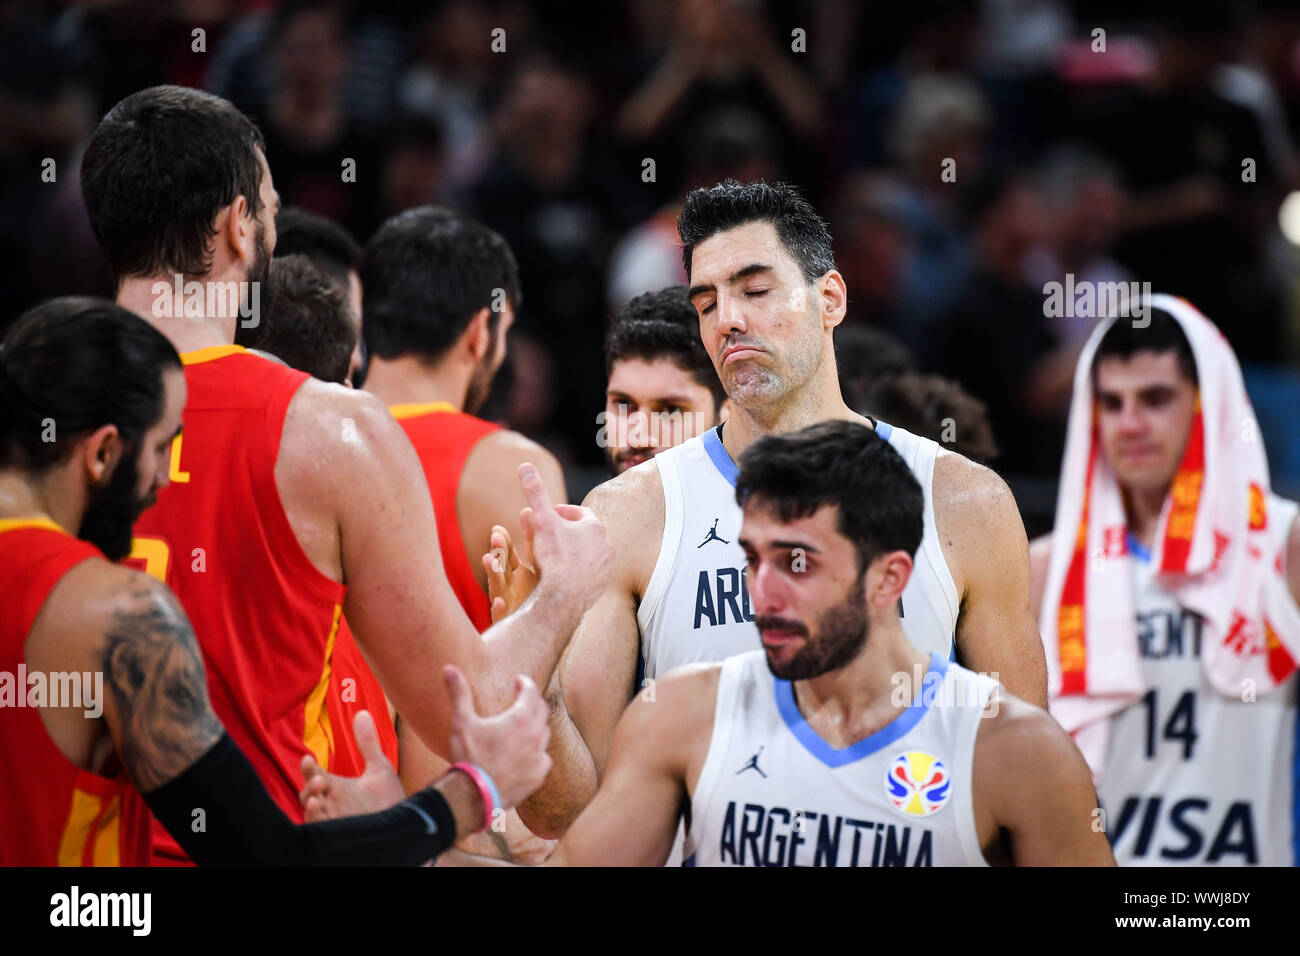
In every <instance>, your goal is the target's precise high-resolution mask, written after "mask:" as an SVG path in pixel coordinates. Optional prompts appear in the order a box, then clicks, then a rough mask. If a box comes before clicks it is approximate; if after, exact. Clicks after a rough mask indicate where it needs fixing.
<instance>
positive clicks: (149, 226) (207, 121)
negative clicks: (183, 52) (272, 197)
mask: <svg viewBox="0 0 1300 956" xmlns="http://www.w3.org/2000/svg"><path fill="white" fill-rule="evenodd" d="M259 149H263V150H264V149H265V143H264V141H263V139H262V134H261V133H260V132H259V131H258V129H257V127H256V126H255V125H254V124H253V122H252V120H250V119H249V118H248V117H247V116H245V115H244V114H243V113H241V112H239V110H237V109H236V108H235V107H234V106H233V105H231V104H230V103H229V102H227V101H226V100H223V99H222V98H221V97H219V96H213V95H212V94H211V93H204V92H202V91H201V90H192V89H189V88H187V87H183V86H153V87H150V88H149V89H146V90H140V91H139V92H138V93H132V94H131V95H130V96H128V97H127V98H126V99H124V100H122V101H121V102H120V103H118V104H117V105H116V106H114V107H113V108H112V109H111V110H109V111H108V113H107V114H106V115H105V116H104V118H103V119H102V120H100V122H99V126H98V127H96V129H95V132H94V134H93V135H92V136H91V137H90V144H89V145H88V146H87V147H86V155H85V157H84V158H83V159H82V162H81V190H82V193H83V194H84V195H85V198H86V211H87V213H88V214H89V216H90V224H91V226H92V227H93V228H94V230H95V237H96V238H97V239H98V240H99V244H100V245H101V246H103V248H104V253H105V254H106V255H107V256H108V262H109V265H110V266H111V267H112V269H113V275H114V276H115V277H116V279H117V281H118V282H121V281H122V279H123V278H125V277H127V276H151V275H160V274H164V273H167V272H180V273H183V274H185V275H202V274H204V273H206V272H207V271H208V269H210V268H211V266H212V255H211V253H210V251H209V250H208V244H209V243H210V242H211V240H212V237H213V236H214V235H216V233H215V232H214V230H213V225H212V224H213V221H214V220H215V219H216V217H217V213H218V212H220V211H221V209H222V208H224V207H225V206H228V205H229V204H230V203H232V202H234V201H235V198H236V197H237V196H243V197H244V198H245V199H246V200H247V201H248V205H249V214H250V215H252V216H256V215H257V214H258V212H260V211H261V208H262V203H261V195H260V193H259V186H260V184H261V180H262V168H261V164H260V163H259V162H258V158H257V152H258V150H259Z"/></svg>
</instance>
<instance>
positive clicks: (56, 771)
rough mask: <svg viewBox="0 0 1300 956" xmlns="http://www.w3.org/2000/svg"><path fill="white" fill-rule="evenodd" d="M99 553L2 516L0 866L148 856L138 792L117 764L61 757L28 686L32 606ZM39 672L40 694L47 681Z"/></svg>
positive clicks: (136, 862) (112, 862)
mask: <svg viewBox="0 0 1300 956" xmlns="http://www.w3.org/2000/svg"><path fill="white" fill-rule="evenodd" d="M103 557H104V556H103V555H102V554H101V553H100V552H99V550H98V549H97V548H95V547H94V546H93V545H90V544H87V543H86V542H84V541H80V540H78V539H77V538H74V537H72V535H70V534H68V533H67V532H66V531H64V530H63V529H62V528H60V527H59V526H58V525H57V524H55V523H54V522H53V521H50V520H48V519H37V520H24V519H14V520H5V521H0V866H55V865H58V866H145V865H147V864H148V862H149V809H148V807H146V806H145V803H144V800H143V799H142V798H141V796H140V794H139V792H138V791H137V790H136V789H135V787H134V786H132V785H131V782H130V780H128V779H127V777H126V775H125V773H122V774H119V775H118V776H116V777H113V778H109V777H102V776H99V775H98V774H94V773H91V772H90V771H88V770H82V769H81V768H80V767H78V766H77V765H76V764H74V763H72V761H70V760H69V759H68V758H67V757H65V756H64V755H63V753H62V751H60V750H59V748H58V747H57V746H56V745H55V743H54V741H53V740H51V739H50V736H49V734H48V733H47V732H46V730H45V724H44V722H43V721H42V720H41V712H40V706H39V705H40V703H41V700H40V698H39V697H38V696H34V695H31V694H29V689H34V685H33V684H32V682H31V680H30V677H31V675H29V674H28V673H27V662H26V652H25V647H26V644H27V637H28V635H29V634H30V633H31V630H32V626H33V625H34V624H35V623H36V618H37V615H39V614H40V612H41V608H42V607H44V606H45V602H46V600H47V599H48V598H49V596H50V593H51V592H52V591H53V590H54V588H55V586H56V585H57V584H58V583H59V581H60V580H62V578H63V576H64V575H65V574H67V573H68V572H69V571H70V570H72V568H73V567H75V566H76V565H78V564H80V563H81V562H82V561H87V560H89V559H91V558H100V559H101V560H102V559H103ZM41 679H42V680H43V681H44V683H45V687H46V691H47V693H48V691H49V690H50V689H51V688H52V687H53V686H54V684H53V682H52V680H51V678H50V676H49V675H41ZM6 685H7V686H6ZM100 690H101V693H102V692H103V688H102V685H101V688H100ZM18 695H21V700H20V698H19V697H18ZM82 700H83V702H85V697H84V696H83V697H82ZM47 701H48V703H50V704H54V703H56V701H53V700H48V698H47ZM100 703H101V704H102V701H100Z"/></svg>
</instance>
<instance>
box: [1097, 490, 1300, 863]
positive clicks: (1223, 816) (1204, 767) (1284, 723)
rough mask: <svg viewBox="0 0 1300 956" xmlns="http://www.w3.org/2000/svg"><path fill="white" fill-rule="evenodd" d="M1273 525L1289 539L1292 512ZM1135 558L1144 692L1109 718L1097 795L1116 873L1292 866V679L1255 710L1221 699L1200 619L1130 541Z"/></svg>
mask: <svg viewBox="0 0 1300 956" xmlns="http://www.w3.org/2000/svg"><path fill="white" fill-rule="evenodd" d="M1268 514H1269V518H1270V520H1273V524H1274V527H1276V528H1278V529H1279V533H1281V534H1285V533H1286V529H1287V528H1289V527H1290V524H1291V519H1292V516H1293V515H1294V514H1295V505H1294V504H1292V503H1291V502H1288V501H1285V500H1283V499H1281V498H1272V499H1270V501H1269V508H1268ZM1275 516H1276V520H1274V519H1275ZM1283 519H1284V520H1283ZM1277 543H1278V542H1274V546H1276V545H1277ZM1128 552H1129V557H1128V563H1129V565H1130V570H1131V573H1132V575H1133V598H1134V605H1135V608H1136V612H1137V640H1138V651H1139V654H1140V655H1141V664H1142V678H1143V682H1144V683H1145V684H1146V686H1147V688H1148V690H1147V692H1146V693H1145V694H1144V695H1143V696H1142V697H1141V698H1139V699H1138V700H1137V701H1135V702H1134V703H1132V704H1130V705H1129V706H1128V707H1126V708H1125V709H1124V710H1122V711H1120V712H1119V713H1118V714H1116V715H1114V716H1113V717H1111V718H1110V743H1109V746H1108V748H1107V755H1106V763H1105V767H1104V769H1103V772H1102V775H1101V780H1100V782H1099V786H1098V788H1097V790H1098V796H1099V798H1100V800H1101V805H1102V808H1103V809H1104V810H1105V811H1106V833H1107V835H1108V836H1109V837H1110V841H1111V845H1112V848H1113V849H1114V851H1115V861H1116V862H1117V863H1119V864H1120V865H1121V866H1123V865H1136V866H1176V865H1180V864H1184V865H1186V864H1194V865H1198V866H1205V865H1218V866H1230V865H1237V866H1240V865H1249V864H1261V865H1265V866H1291V865H1292V864H1293V862H1294V846H1293V843H1294V840H1295V834H1294V823H1293V820H1294V816H1295V809H1296V808H1295V804H1294V801H1295V776H1296V766H1295V745H1296V675H1294V674H1292V675H1291V677H1290V678H1288V679H1287V681H1286V682H1285V683H1284V684H1282V686H1280V687H1278V688H1277V689H1276V690H1274V691H1273V692H1272V693H1268V694H1262V695H1260V696H1259V697H1257V698H1256V699H1253V700H1250V701H1243V700H1241V699H1240V698H1236V697H1226V696H1224V695H1223V694H1221V693H1220V692H1219V691H1217V690H1216V689H1215V688H1214V687H1213V686H1212V685H1211V684H1210V682H1209V679H1208V678H1207V677H1206V676H1205V669H1204V666H1203V665H1202V663H1201V651H1202V642H1203V641H1206V640H1209V639H1210V638H1209V635H1208V633H1206V632H1205V631H1204V619H1203V618H1202V617H1201V616H1200V615H1199V614H1198V613H1196V612H1195V611H1193V610H1190V609H1188V608H1183V607H1180V606H1179V605H1178V604H1177V603H1176V602H1175V601H1174V599H1173V597H1172V596H1171V595H1170V594H1169V592H1168V591H1167V590H1166V589H1165V588H1164V587H1162V586H1161V584H1160V582H1159V581H1158V580H1157V578H1156V576H1155V574H1154V573H1153V569H1152V566H1151V563H1150V560H1149V557H1150V556H1149V554H1147V553H1146V551H1145V549H1144V548H1143V547H1142V546H1141V545H1140V544H1139V543H1138V542H1136V541H1134V540H1133V539H1132V538H1131V537H1130V538H1129V541H1128Z"/></svg>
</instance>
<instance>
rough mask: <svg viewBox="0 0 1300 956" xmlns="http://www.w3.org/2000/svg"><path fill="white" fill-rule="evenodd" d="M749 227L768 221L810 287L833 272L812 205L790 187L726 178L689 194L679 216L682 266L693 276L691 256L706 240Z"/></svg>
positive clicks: (826, 235)
mask: <svg viewBox="0 0 1300 956" xmlns="http://www.w3.org/2000/svg"><path fill="white" fill-rule="evenodd" d="M751 222H770V223H771V224H772V226H773V227H774V228H775V229H776V234H777V236H778V237H779V238H780V240H781V244H782V245H784V246H785V249H786V251H787V252H789V253H790V255H791V257H792V258H793V259H794V261H795V262H797V263H798V264H799V269H800V271H801V272H803V276H804V279H806V280H807V281H808V282H813V281H815V280H816V279H819V278H821V277H822V276H824V275H825V274H826V273H828V272H830V271H831V270H832V269H834V268H835V256H834V254H833V252H832V249H831V232H830V229H829V228H828V227H827V225H826V222H825V220H823V219H822V217H821V216H819V215H817V210H815V209H813V207H812V204H811V203H809V202H808V200H806V199H804V198H803V196H801V195H800V194H799V191H798V190H797V189H795V188H794V187H793V186H791V185H789V184H788V183H777V184H775V185H769V184H768V183H765V182H763V181H761V180H759V181H758V182H752V183H742V182H737V181H736V180H734V179H728V180H725V181H724V182H721V183H718V184H717V185H716V186H706V187H704V188H702V189H696V190H692V192H691V193H690V194H689V195H688V196H687V197H686V202H685V203H684V204H683V205H682V211H681V215H679V216H678V217H677V233H678V235H679V236H680V237H681V240H682V263H683V264H684V265H685V266H686V275H687V277H688V278H689V277H690V275H691V256H692V255H693V254H694V252H695V247H696V246H698V245H699V244H700V243H701V242H703V241H704V240H705V239H708V238H710V237H711V236H714V235H717V234H718V233H720V232H725V231H726V230H728V229H735V228H736V227H737V226H743V225H746V224H747V223H751Z"/></svg>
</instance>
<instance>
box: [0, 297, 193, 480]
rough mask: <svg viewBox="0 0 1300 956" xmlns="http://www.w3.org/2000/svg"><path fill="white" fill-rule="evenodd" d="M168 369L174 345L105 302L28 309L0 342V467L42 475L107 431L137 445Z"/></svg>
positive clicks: (74, 300) (173, 364)
mask: <svg viewBox="0 0 1300 956" xmlns="http://www.w3.org/2000/svg"><path fill="white" fill-rule="evenodd" d="M167 368H177V369H179V368H181V359H180V356H179V355H177V354H176V349H174V348H173V347H172V344H171V343H170V342H168V341H167V339H166V338H165V337H164V336H163V334H162V333H161V332H159V331H158V330H157V329H155V328H154V327H153V326H152V325H150V324H149V323H148V322H146V321H145V320H144V319H142V318H140V317H139V316H138V315H136V314H135V313H133V312H128V311H127V310H126V309H123V308H122V307H120V306H118V305H115V304H113V303H112V302H108V301H105V300H104V299H93V298H89V297H82V296H66V297H64V298H59V299H51V300H49V301H48V302H43V303H42V304H40V305H38V306H36V307H35V308H34V309H31V310H29V311H28V312H26V313H25V314H24V315H23V316H22V317H20V318H19V319H18V321H17V322H16V323H15V324H14V326H13V328H11V329H10V330H9V333H8V334H7V335H6V336H5V337H4V341H3V342H0V467H9V468H20V469H22V470H24V471H27V472H29V473H32V474H39V473H41V472H43V471H45V470H46V469H48V468H50V467H51V466H53V465H55V464H57V463H58V462H60V461H62V460H64V459H65V458H66V456H67V455H69V454H71V453H72V450H73V447H74V445H75V444H76V440H77V439H78V438H79V437H80V436H82V435H85V434H88V433H90V432H93V431H94V430H95V429H97V428H101V427H102V426H104V425H116V426H117V428H118V431H119V432H120V433H121V435H122V437H123V439H125V440H126V441H127V442H133V441H139V440H140V439H141V438H142V437H143V436H144V433H145V432H147V431H148V430H149V429H150V428H152V427H153V426H154V424H155V423H156V422H157V421H158V419H159V417H160V416H161V415H162V411H163V397H164V394H163V380H162V376H163V372H164V370H166V369H167ZM51 423H52V424H53V427H54V428H55V429H56V431H55V432H54V437H55V440H54V441H48V440H46V439H47V437H48V434H47V432H48V429H47V427H46V426H47V425H49V424H51Z"/></svg>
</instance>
